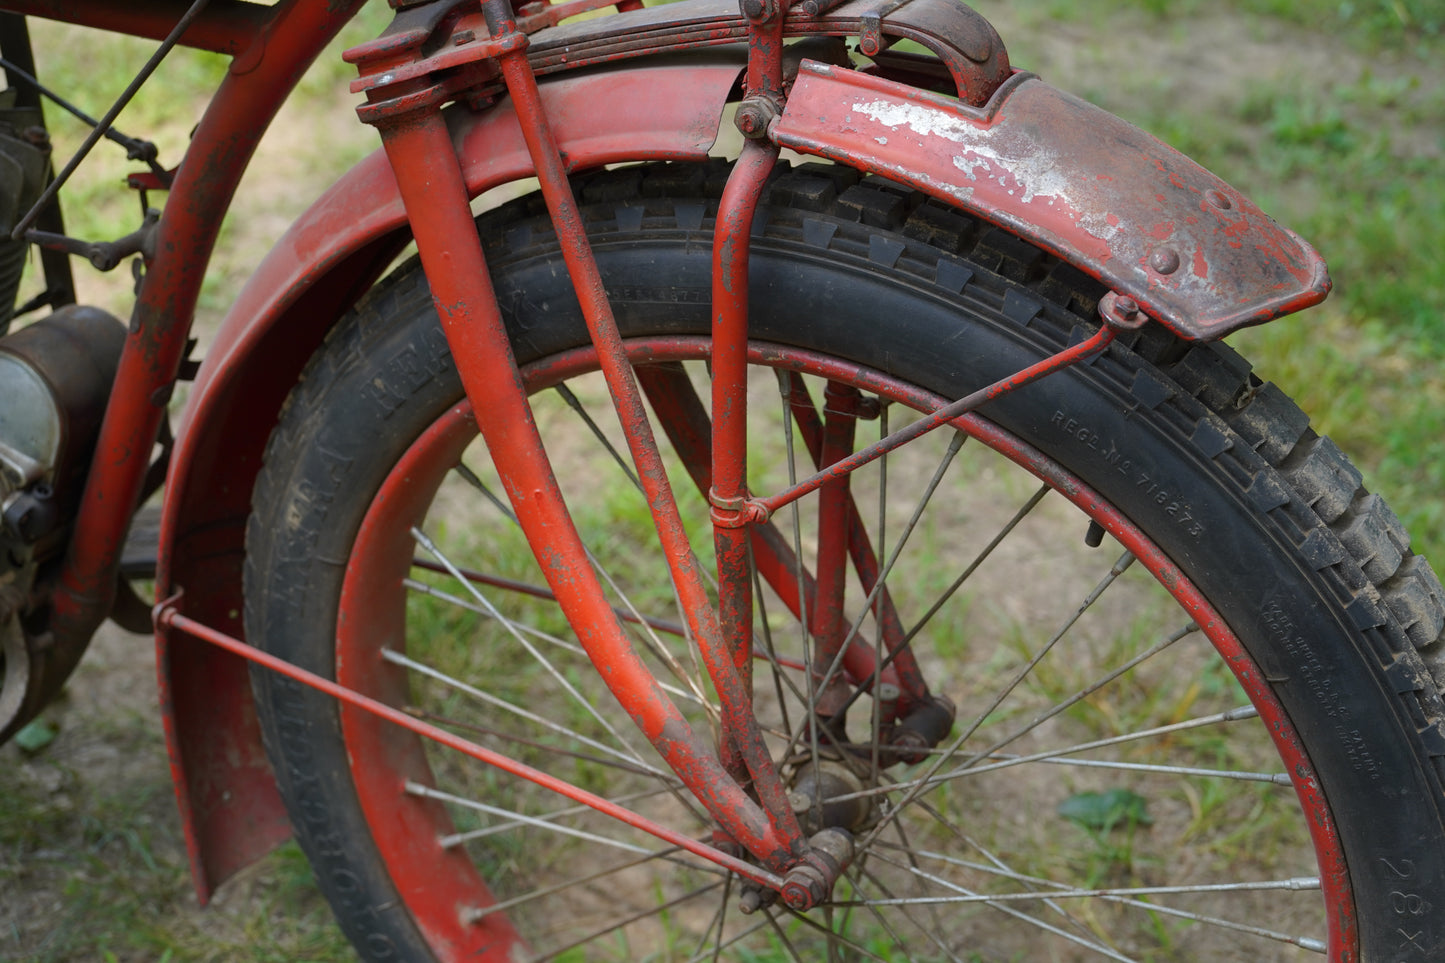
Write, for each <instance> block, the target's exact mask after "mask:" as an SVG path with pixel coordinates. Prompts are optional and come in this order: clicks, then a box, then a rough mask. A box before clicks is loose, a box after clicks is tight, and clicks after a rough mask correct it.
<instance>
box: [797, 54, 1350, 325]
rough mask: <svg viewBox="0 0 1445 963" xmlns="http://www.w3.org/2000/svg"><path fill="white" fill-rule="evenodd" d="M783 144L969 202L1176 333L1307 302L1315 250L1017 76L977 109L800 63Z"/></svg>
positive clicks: (1322, 283) (1148, 144)
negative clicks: (1081, 271) (1091, 276)
mask: <svg viewBox="0 0 1445 963" xmlns="http://www.w3.org/2000/svg"><path fill="white" fill-rule="evenodd" d="M773 135H774V136H775V137H776V138H777V141H778V143H779V144H781V145H782V146H784V147H790V148H792V149H794V150H797V151H801V152H803V153H809V154H817V155H820V156H823V157H827V158H830V159H832V160H836V161H838V162H840V163H845V164H848V165H850V166H854V167H860V168H862V169H864V170H870V171H875V172H877V173H880V174H884V175H886V176H888V177H890V178H892V179H894V180H897V181H900V182H902V183H906V184H911V185H914V186H916V187H918V188H919V189H920V190H923V191H926V192H928V193H929V194H932V195H934V196H935V197H938V198H940V199H942V200H944V201H946V202H948V203H950V204H954V205H957V206H959V207H963V208H965V209H966V210H970V211H973V212H975V213H977V214H978V215H979V216H981V217H983V218H984V219H985V220H988V221H991V222H993V223H995V224H998V225H1000V226H1001V227H1004V228H1005V229H1007V230H1009V231H1011V232H1013V233H1015V234H1018V235H1019V236H1021V237H1023V238H1025V239H1027V240H1029V241H1032V242H1033V243H1035V244H1037V245H1039V246H1040V247H1042V248H1044V249H1045V250H1048V251H1050V252H1052V253H1054V254H1057V255H1058V256H1059V257H1061V258H1063V259H1064V260H1066V261H1068V262H1070V263H1071V264H1075V265H1077V266H1078V267H1080V268H1081V269H1082V270H1084V271H1086V272H1088V273H1089V274H1091V275H1093V276H1094V277H1096V278H1099V279H1100V280H1102V281H1104V282H1105V283H1106V284H1108V285H1109V286H1110V287H1112V288H1113V289H1114V290H1116V291H1117V292H1118V293H1119V294H1121V295H1127V296H1129V297H1131V298H1133V299H1134V300H1135V301H1137V302H1138V304H1139V305H1140V306H1142V308H1143V309H1144V311H1145V312H1147V313H1148V314H1149V315H1150V316H1152V317H1155V318H1157V319H1158V320H1160V321H1162V322H1163V323H1164V324H1165V325H1167V326H1168V327H1169V328H1170V329H1171V330H1173V331H1175V332H1177V333H1178V334H1179V335H1181V336H1182V337H1185V338H1191V339H1193V338H1209V339H1213V338H1219V337H1222V336H1224V335H1225V334H1228V333H1229V332H1230V331H1233V330H1235V329H1236V328H1239V327H1243V326H1245V325H1249V324H1258V323H1260V322H1263V321H1267V320H1269V319H1270V318H1273V317H1277V316H1278V315H1281V314H1286V313H1288V312H1291V311H1296V310H1299V309H1300V308H1304V307H1308V306H1309V305H1312V304H1315V303H1317V302H1319V301H1320V300H1322V299H1323V298H1324V296H1325V294H1326V293H1327V292H1328V290H1329V276H1328V274H1327V273H1326V271H1325V265H1324V262H1323V261H1322V260H1321V259H1320V257H1319V255H1318V254H1316V253H1315V251H1314V250H1313V249H1312V248H1310V247H1309V245H1307V244H1306V243H1304V241H1302V240H1300V238H1299V237H1298V236H1297V235H1295V234H1294V233H1292V232H1290V231H1288V230H1286V229H1284V228H1282V227H1280V226H1279V225H1278V224H1276V223H1275V222H1274V221H1273V220H1271V219H1270V218H1269V217H1268V216H1267V215H1265V214H1264V213H1263V212H1262V211H1260V209H1259V208H1258V207H1256V206H1255V205H1254V204H1253V203H1251V202H1250V201H1249V200H1248V199H1247V198H1245V197H1244V195H1242V194H1240V193H1239V192H1238V191H1236V190H1235V189H1234V188H1232V187H1230V186H1229V185H1228V184H1226V183H1224V182H1223V181H1221V180H1220V179H1219V178H1217V177H1215V176H1214V175H1213V174H1210V173H1209V172H1208V171H1206V170H1204V169H1203V168H1202V167H1200V166H1199V165H1197V164H1195V163H1194V162H1193V161H1191V160H1189V159H1188V158H1186V157H1185V156H1184V155H1182V154H1180V153H1178V152H1177V151H1174V150H1173V149H1171V148H1169V147H1167V146H1165V145H1164V144H1162V143H1160V142H1159V141H1157V140H1155V139H1154V138H1153V137H1151V136H1149V135H1148V134H1146V133H1144V132H1143V131H1141V130H1139V129H1138V128H1136V127H1133V126H1131V125H1130V124H1127V123H1125V122H1124V121H1122V120H1120V119H1118V118H1117V117H1114V116H1112V115H1111V114H1108V113H1106V112H1105V111H1102V110H1100V109H1099V108H1097V107H1094V106H1092V105H1091V104H1088V103H1085V102H1084V101H1082V100H1079V99H1077V98H1075V97H1072V96H1070V95H1068V94H1065V93H1062V92H1060V91H1058V90H1055V89H1054V88H1052V87H1050V86H1048V85H1047V84H1045V83H1043V82H1042V81H1040V80H1038V79H1037V78H1035V77H1032V76H1031V75H1027V74H1019V75H1016V76H1015V77H1014V79H1013V80H1011V81H1010V82H1009V83H1008V84H1007V85H1006V86H1005V87H1004V88H1003V89H1001V90H1000V91H999V92H998V93H997V94H996V95H995V96H994V98H993V100H992V101H991V102H990V103H989V105H988V107H987V108H986V109H983V110H973V109H970V108H968V107H965V106H962V105H959V104H957V103H954V102H951V101H949V100H947V99H946V98H942V97H937V96H934V95H931V94H928V93H925V92H922V91H918V90H915V89H912V88H908V87H904V86H902V85H899V84H896V83H892V82H890V81H887V80H883V79H881V78H877V77H870V76H868V75H866V74H861V73H858V72H856V71H848V70H839V69H835V68H833V67H830V66H827V65H822V64H805V65H804V67H803V69H802V70H801V71H800V72H799V74H798V80H797V83H796V84H795V85H794V87H793V90H792V92H791V93H790V95H789V98H788V107H787V110H785V111H784V113H783V116H782V117H781V118H780V119H779V120H778V122H777V124H776V125H775V126H774V128H773Z"/></svg>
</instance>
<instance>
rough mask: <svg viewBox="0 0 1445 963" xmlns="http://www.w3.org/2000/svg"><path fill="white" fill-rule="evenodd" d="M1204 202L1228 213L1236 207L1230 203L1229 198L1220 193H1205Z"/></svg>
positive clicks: (1211, 191)
mask: <svg viewBox="0 0 1445 963" xmlns="http://www.w3.org/2000/svg"><path fill="white" fill-rule="evenodd" d="M1204 200H1205V201H1206V202H1207V203H1208V204H1209V206H1211V207H1217V208H1219V209H1220V210H1221V211H1227V210H1229V209H1230V208H1232V207H1233V206H1234V205H1233V204H1232V203H1230V200H1229V198H1227V197H1225V196H1224V195H1223V194H1221V193H1220V192H1219V191H1213V190H1210V191H1205V192H1204Z"/></svg>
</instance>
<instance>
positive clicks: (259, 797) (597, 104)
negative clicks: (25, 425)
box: [157, 53, 743, 901]
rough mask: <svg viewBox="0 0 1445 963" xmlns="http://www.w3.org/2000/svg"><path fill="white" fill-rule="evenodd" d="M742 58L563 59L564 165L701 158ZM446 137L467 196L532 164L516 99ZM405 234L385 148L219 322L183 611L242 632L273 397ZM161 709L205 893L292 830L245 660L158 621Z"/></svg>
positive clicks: (182, 569) (180, 488)
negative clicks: (586, 65)
mask: <svg viewBox="0 0 1445 963" xmlns="http://www.w3.org/2000/svg"><path fill="white" fill-rule="evenodd" d="M742 64H743V61H742V59H741V58H740V57H739V56H737V55H734V54H730V53H729V54H719V53H705V54H703V55H702V56H701V57H694V58H692V59H690V60H689V61H688V63H687V64H686V65H676V64H674V65H670V66H652V67H638V66H634V67H632V68H630V69H627V70H621V71H616V72H608V73H601V74H589V75H586V76H579V75H562V76H560V77H558V78H556V79H552V80H548V81H546V82H544V83H543V84H542V85H541V92H542V99H543V102H544V103H545V105H546V109H547V113H548V116H549V117H550V118H551V119H552V122H553V125H554V128H553V129H554V130H555V131H556V133H557V138H558V141H559V142H560V146H561V148H562V152H563V154H564V155H565V157H566V159H567V161H568V163H569V165H570V166H571V167H572V168H573V169H582V168H588V167H597V166H600V165H603V164H609V163H615V162H620V161H637V160H701V159H702V158H704V157H705V156H706V155H707V151H708V149H709V148H710V147H711V146H712V143H713V141H714V139H715V138H716V136H717V130H718V125H719V122H720V118H721V115H722V112H723V107H724V104H725V102H726V99H727V96H728V93H729V92H730V91H731V90H732V89H733V85H734V83H735V82H736V80H737V77H738V72H739V70H740V68H741V66H742ZM643 104H645V105H646V109H639V108H640V105H643ZM449 125H450V129H451V132H452V141H453V143H454V144H455V145H456V149H457V151H458V154H459V156H460V157H461V158H462V159H463V170H464V173H465V176H466V180H467V185H468V189H469V191H470V192H471V194H472V196H474V197H475V196H476V195H478V194H481V193H482V192H483V191H485V190H487V189H489V188H492V187H495V186H497V185H500V184H505V183H509V182H512V181H516V180H520V179H522V178H525V177H529V176H531V174H532V162H531V160H530V159H529V156H528V153H527V148H526V144H525V143H524V142H523V140H522V133H521V128H520V127H519V126H518V124H517V119H516V115H515V114H514V113H513V112H512V110H511V107H510V105H508V104H505V103H504V104H500V105H498V106H497V107H495V108H493V109H491V110H488V111H486V112H484V113H481V114H472V113H467V112H465V111H460V110H455V111H453V112H452V113H451V115H450V117H449ZM409 239H410V234H409V232H408V231H407V225H406V217H405V214H404V213H403V211H402V205H401V200H400V197H399V196H398V194H397V189H396V183H395V181H394V179H393V178H392V174H391V168H390V167H389V166H388V164H387V162H386V158H385V157H384V156H383V155H382V154H381V152H380V151H378V152H377V153H375V154H373V155H372V156H370V157H368V158H367V159H366V160H364V161H362V162H361V163H360V164H358V165H357V166H356V167H355V168H353V169H352V170H351V171H349V172H348V173H347V174H346V175H345V176H344V177H343V178H342V179H341V180H340V181H338V182H337V183H336V184H335V185H334V186H333V187H332V188H331V189H330V190H329V191H327V193H326V194H324V195H323V196H322V197H321V198H320V199H319V200H317V202H316V203H315V204H314V205H312V207H311V208H310V209H309V210H308V211H307V212H306V213H305V214H304V215H303V216H302V217H301V218H300V219H299V220H298V221H297V222H296V223H295V224H294V225H293V226H292V227H291V229H290V230H289V231H288V232H287V233H286V235H285V236H284V237H283V238H282V239H281V240H280V242H278V243H277V245H276V247H275V248H274V249H273V250H272V251H271V253H270V254H269V255H268V256H267V257H266V259H265V260H264V261H263V262H262V264H261V265H260V267H259V268H258V269H257V271H256V273H255V274H254V275H253V276H252V277H251V279H250V281H249V282H248V283H247V285H246V287H245V289H244V290H243V291H242V292H241V295H240V297H239V298H238V299H237V301H236V303H235V305H234V306H233V307H232V308H231V310H230V312H229V313H228V314H227V316H226V318H225V320H224V321H223V322H222V325H221V329H220V332H219V333H218V335H217V337H216V340H215V342H214V343H213V344H212V345H211V347H210V349H209V351H208V352H207V355H206V359H205V362H204V363H203V364H202V366H201V370H200V372H199V374H198V377H197V379H196V383H195V385H194V387H193V389H192V391H191V394H190V397H189V399H188V402H187V405H186V408H185V412H184V414H183V416H182V419H181V422H180V425H179V428H178V435H177V442H176V449H175V453H174V455H173V460H172V465H171V470H170V476H169V478H168V479H167V483H166V502H165V507H164V510H163V514H162V522H161V535H160V555H159V559H158V570H157V597H158V598H166V597H167V596H169V595H171V594H172V593H174V592H175V591H177V590H178V589H183V590H184V593H185V595H184V602H183V609H184V613H185V614H186V615H187V616H189V617H190V618H193V619H196V620H198V621H201V622H203V623H205V624H207V625H211V626H214V627H216V628H218V629H221V630H223V631H225V632H228V633H230V634H233V635H236V636H242V635H243V631H242V627H241V580H242V564H243V560H244V538H245V525H246V518H247V516H248V514H249V512H250V503H251V489H252V487H253V485H254V483H255V478H256V473H257V471H258V470H259V467H260V463H261V456H262V453H263V451H264V449H265V445H266V440H267V438H269V437H270V434H271V430H272V428H273V427H274V426H275V423H276V417H277V413H278V412H279V411H280V409H281V405H282V402H283V401H284V400H285V398H286V395H287V394H288V393H289V392H290V390H291V388H292V386H293V385H295V384H296V381H297V378H298V377H299V376H300V373H301V369H302V368H303V366H304V365H305V363H306V361H307V359H309V358H310V357H311V355H312V354H313V353H315V351H316V349H317V348H318V347H319V346H320V344H321V341H322V339H323V338H324V337H325V335H326V332H327V331H328V330H330V328H331V327H332V325H333V324H334V323H335V321H336V319H337V318H338V317H339V316H340V315H341V314H342V313H343V312H344V311H345V310H346V309H347V308H348V307H350V306H351V304H353V303H354V302H355V301H356V299H357V298H359V297H360V296H361V295H362V294H363V293H365V291H366V290H367V289H368V288H370V287H371V285H372V284H373V283H374V282H375V280H376V278H377V277H378V276H379V275H380V274H381V272H382V271H384V270H385V269H386V267H387V266H388V265H389V263H390V262H391V260H392V259H393V258H394V257H395V256H396V255H397V253H398V252H400V250H401V249H402V248H403V247H404V246H405V244H406V242H407V241H408V240H409ZM157 660H158V670H159V673H160V681H161V708H162V712H163V715H164V722H165V730H166V738H167V742H168V746H169V750H170V758H171V769H172V775H173V776H174V778H175V782H176V787H177V796H178V798H179V801H180V808H181V815H182V820H183V822H184V824H185V834H186V842H187V846H188V848H189V851H190V855H191V868H192V875H193V876H194V878H195V881H196V886H197V890H198V892H199V893H200V895H201V898H202V900H203V901H204V900H206V899H208V898H209V896H210V894H211V893H212V892H213V891H214V889H215V887H216V886H218V885H220V883H221V882H223V881H224V880H226V879H227V878H228V877H229V876H230V875H231V874H233V873H234V872H236V871H237V870H238V869H240V868H242V867H243V866H245V865H247V864H248V863H249V862H251V861H252V860H254V859H255V858H257V857H258V856H260V855H262V854H263V853H265V852H267V851H269V850H270V849H271V848H272V847H273V846H274V845H276V844H277V843H278V842H280V841H282V840H284V839H285V838H286V837H287V836H288V835H289V834H290V827H289V823H288V822H287V818H286V814H285V812H284V810H283V808H282V806H281V803H280V800H279V798H278V797H277V794H276V789H275V784H274V780H273V779H272V776H271V771H270V766H269V764H268V762H267V760H266V756H265V753H264V751H263V750H262V747H261V741H260V730H259V728H258V726H257V722H256V718H255V710H254V707H253V704H252V701H251V687H250V680H249V677H248V675H247V668H246V665H245V662H244V660H242V659H240V658H238V657H236V656H234V655H231V654H229V653H227V652H224V651H223V650H221V649H219V648H216V647H214V646H211V645H208V644H206V643H204V642H198V641H195V640H194V639H190V638H188V637H185V636H182V635H175V636H171V637H169V638H168V637H167V635H166V633H163V632H159V633H157Z"/></svg>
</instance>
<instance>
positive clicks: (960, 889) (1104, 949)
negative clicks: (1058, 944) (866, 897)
mask: <svg viewBox="0 0 1445 963" xmlns="http://www.w3.org/2000/svg"><path fill="white" fill-rule="evenodd" d="M879 858H880V859H881V860H882V861H883V862H886V863H889V864H890V865H893V866H897V867H898V868H899V869H903V870H906V871H908V872H911V873H915V874H917V875H918V876H920V877H922V878H923V879H926V880H927V881H929V882H931V883H934V884H935V885H938V886H941V887H943V888H944V889H946V890H949V891H951V892H952V894H953V895H950V896H921V897H908V898H906V899H897V900H890V899H882V900H876V899H875V900H870V901H869V902H871V903H872V904H873V905H874V906H923V905H928V904H930V903H931V904H937V905H948V904H962V903H979V904H982V905H984V906H987V907H989V908H990V909H993V910H997V911H998V912H1000V913H1003V914H1004V915H1006V916H1010V917H1012V918H1014V919H1016V920H1019V921H1020V922H1023V923H1027V924H1028V925H1030V926H1033V927H1036V928H1038V929H1040V930H1043V931H1044V932H1046V933H1051V934H1053V935H1054V936H1058V937H1061V938H1063V939H1065V940H1068V941H1069V942H1070V943H1074V944H1076V945H1078V946H1081V947H1083V948H1084V949H1086V950H1091V951H1092V952H1094V953H1097V954H1099V955H1100V956H1104V957H1107V958H1109V959H1111V960H1117V961H1119V963H1137V961H1135V960H1134V959H1133V958H1132V957H1128V956H1124V955H1122V954H1120V953H1118V952H1116V951H1115V950H1114V949H1113V948H1111V947H1108V946H1105V945H1103V944H1102V943H1096V942H1094V941H1093V940H1090V939H1088V938H1086V937H1083V936H1080V935H1079V934H1077V933H1070V932H1069V931H1068V930H1064V929H1060V928H1059V927H1057V926H1054V925H1053V924H1052V923H1046V922H1044V921H1043V920H1041V919H1039V918H1038V917H1035V916H1030V915H1029V914H1028V913H1025V912H1023V911H1021V910H1019V909H1017V908H1015V907H1013V906H1009V905H1008V900H1007V899H1003V900H1001V899H999V898H998V897H996V896H994V895H993V894H981V893H975V892H973V891H972V890H970V889H968V888H967V887H964V886H960V885H958V884H957V883H954V882H952V881H950V880H946V879H943V878H942V877H939V876H935V875H933V874H932V873H926V872H924V871H922V870H920V869H918V868H916V867H912V866H907V865H905V864H903V863H900V862H898V861H897V860H892V859H888V858H886V857H883V856H880V857H879ZM1010 895H1011V896H1015V897H1018V898H1019V899H1026V900H1032V901H1037V900H1039V898H1040V897H1039V894H1038V893H1017V894H1010ZM1050 895H1051V896H1054V895H1057V894H1053V893H1051V894H1050Z"/></svg>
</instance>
